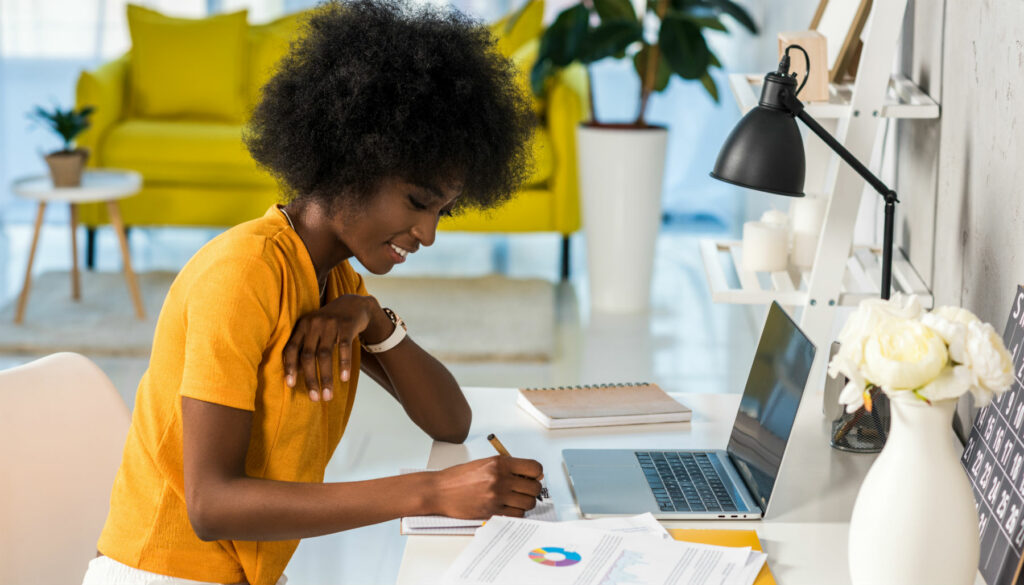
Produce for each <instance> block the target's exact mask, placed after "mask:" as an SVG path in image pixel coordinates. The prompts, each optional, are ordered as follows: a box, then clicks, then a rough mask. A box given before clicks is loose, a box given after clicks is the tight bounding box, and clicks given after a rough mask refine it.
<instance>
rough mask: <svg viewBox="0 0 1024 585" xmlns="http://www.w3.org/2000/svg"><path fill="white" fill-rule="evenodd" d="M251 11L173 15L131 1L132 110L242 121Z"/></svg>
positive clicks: (138, 113) (152, 115)
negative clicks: (196, 16) (248, 12)
mask: <svg viewBox="0 0 1024 585" xmlns="http://www.w3.org/2000/svg"><path fill="white" fill-rule="evenodd" d="M246 14H247V13H246V11H244V10H243V11H239V12H233V13H230V14H220V15H217V16H211V17H209V18H202V19H191V18H173V17H169V16H164V15H163V14H160V13H159V12H156V11H154V10H150V9H148V8H144V7H142V6H136V5H134V4H129V5H128V30H129V32H130V33H131V38H132V68H131V73H130V81H129V86H130V94H129V95H130V96H131V109H132V111H133V112H134V114H135V115H136V116H139V117H144V118H170V117H188V118H205V119H213V120H223V121H229V122H241V120H242V116H243V114H244V111H245V94H244V81H245V66H246V63H247V48H248V47H247V45H246V34H247V33H246V29H247V24H246Z"/></svg>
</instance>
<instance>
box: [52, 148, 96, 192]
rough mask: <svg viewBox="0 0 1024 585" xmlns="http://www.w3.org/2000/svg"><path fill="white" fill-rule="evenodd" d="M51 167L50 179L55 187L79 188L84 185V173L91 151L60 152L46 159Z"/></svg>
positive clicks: (78, 149) (81, 149)
mask: <svg viewBox="0 0 1024 585" xmlns="http://www.w3.org/2000/svg"><path fill="white" fill-rule="evenodd" d="M44 158H45V159H46V164H47V165H49V167H50V178H51V179H52V180H53V186H54V187H77V186H79V185H81V184H82V171H83V170H84V169H85V161H87V160H89V151H88V150H86V149H84V148H76V149H75V150H60V151H57V152H53V153H50V154H48V155H46V157H44Z"/></svg>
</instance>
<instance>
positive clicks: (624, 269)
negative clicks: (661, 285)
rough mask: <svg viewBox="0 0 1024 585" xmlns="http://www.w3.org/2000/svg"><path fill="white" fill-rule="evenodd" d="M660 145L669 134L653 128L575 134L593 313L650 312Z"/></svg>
mask: <svg viewBox="0 0 1024 585" xmlns="http://www.w3.org/2000/svg"><path fill="white" fill-rule="evenodd" d="M667 140H668V130H667V129H665V128H662V127H655V126H648V127H636V126H630V125H588V124H584V125H581V126H579V127H578V128H577V148H578V154H577V156H578V157H579V159H578V160H579V177H580V192H581V194H582V205H583V229H584V233H585V234H586V241H587V271H588V278H589V282H590V304H591V307H592V308H593V309H594V310H596V311H600V312H611V313H627V312H638V311H644V310H646V309H647V308H648V307H649V306H650V296H651V274H652V272H653V269H654V245H655V242H656V241H657V237H658V228H659V225H660V223H661V185H662V178H663V175H664V172H665V149H666V145H667Z"/></svg>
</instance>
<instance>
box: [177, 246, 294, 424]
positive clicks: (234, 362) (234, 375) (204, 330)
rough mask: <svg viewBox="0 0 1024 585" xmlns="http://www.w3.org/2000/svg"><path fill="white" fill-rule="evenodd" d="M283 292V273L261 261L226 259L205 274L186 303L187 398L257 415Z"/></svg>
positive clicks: (183, 384)
mask: <svg viewBox="0 0 1024 585" xmlns="http://www.w3.org/2000/svg"><path fill="white" fill-rule="evenodd" d="M281 287H282V282H281V277H280V275H279V273H275V271H274V270H273V268H272V267H271V266H270V265H268V264H267V262H266V261H264V260H263V259H262V258H261V257H259V256H255V257H238V256H225V257H223V258H220V259H217V260H215V261H213V262H210V263H209V264H207V265H205V266H204V267H202V268H200V269H199V273H198V274H196V275H195V277H194V278H193V279H192V282H191V286H190V287H189V289H188V291H187V292H186V298H185V303H184V315H183V319H184V327H185V347H184V356H183V357H184V368H183V371H182V379H181V387H180V389H179V394H180V395H181V396H188V397H189V398H195V399H197V400H202V401H204V402H212V403H215V404H222V405H224V406H230V407H232V408H238V409H243V410H250V411H251V410H255V406H256V387H257V374H258V371H259V367H260V363H261V361H262V360H263V354H264V352H265V351H266V349H267V347H268V345H269V342H270V338H271V335H272V334H273V332H274V328H275V326H276V324H277V321H278V319H279V317H280V312H281V309H280V299H281Z"/></svg>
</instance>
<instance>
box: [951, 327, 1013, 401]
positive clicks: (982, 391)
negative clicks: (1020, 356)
mask: <svg viewBox="0 0 1024 585" xmlns="http://www.w3.org/2000/svg"><path fill="white" fill-rule="evenodd" d="M965 348H966V352H965V353H966V359H965V361H964V362H963V365H962V366H958V367H959V368H961V369H962V375H964V376H967V377H969V378H970V380H971V393H972V394H974V398H975V400H976V401H977V403H978V405H979V406H985V405H986V404H988V403H989V402H990V401H991V400H992V398H993V396H994V395H998V394H1002V393H1003V392H1005V391H1006V390H1008V389H1009V388H1010V385H1011V384H1013V358H1012V357H1011V356H1010V352H1009V351H1007V350H1006V346H1005V345H1003V339H1002V337H1000V336H999V334H998V333H996V330H995V329H994V328H993V327H992V325H989V324H988V323H983V322H981V321H975V322H972V323H970V324H969V325H968V326H967V342H966V345H965Z"/></svg>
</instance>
